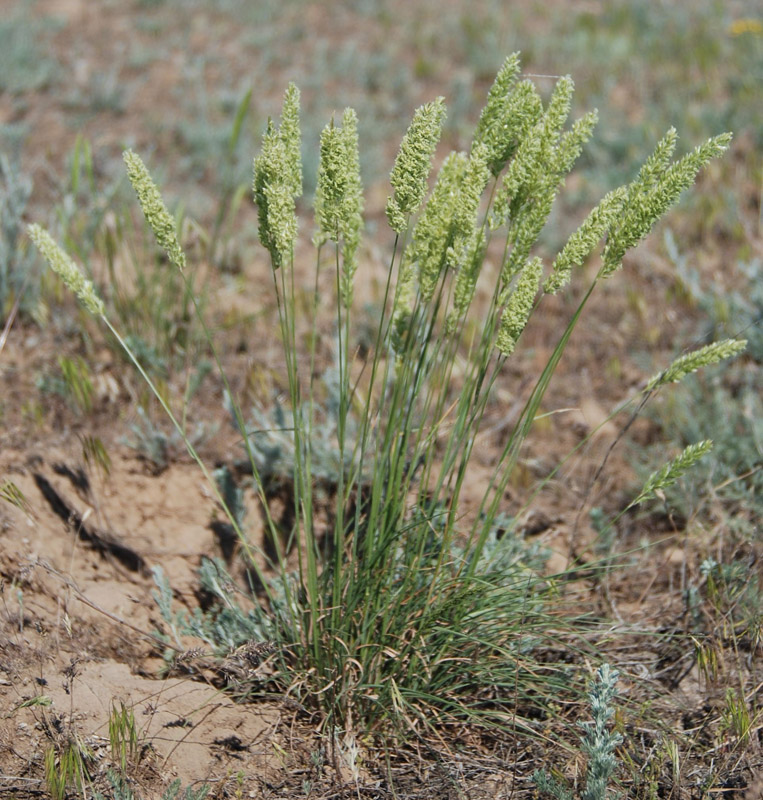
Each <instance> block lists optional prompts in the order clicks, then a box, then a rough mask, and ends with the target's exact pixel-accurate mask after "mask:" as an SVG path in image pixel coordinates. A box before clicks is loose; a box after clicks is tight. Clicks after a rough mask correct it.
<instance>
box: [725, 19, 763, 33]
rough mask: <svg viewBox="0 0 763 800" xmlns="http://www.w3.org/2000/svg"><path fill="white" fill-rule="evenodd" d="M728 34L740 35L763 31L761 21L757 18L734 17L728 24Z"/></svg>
mask: <svg viewBox="0 0 763 800" xmlns="http://www.w3.org/2000/svg"><path fill="white" fill-rule="evenodd" d="M728 33H729V35H730V36H742V35H743V34H745V33H758V34H760V33H763V22H761V21H760V20H759V19H735V20H734V21H733V22H732V23H731V25H729V28H728Z"/></svg>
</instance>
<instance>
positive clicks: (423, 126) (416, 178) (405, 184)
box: [387, 97, 445, 233]
mask: <svg viewBox="0 0 763 800" xmlns="http://www.w3.org/2000/svg"><path fill="white" fill-rule="evenodd" d="M444 121H445V101H444V99H443V98H442V97H438V98H437V99H436V100H433V101H432V102H431V103H426V104H425V105H423V106H421V107H420V108H417V109H416V113H415V114H414V115H413V120H412V121H411V124H410V127H409V128H408V131H407V132H406V134H405V136H404V137H403V141H402V143H401V145H400V152H399V153H398V155H397V159H396V160H395V166H394V167H393V168H392V173H391V175H390V183H391V184H392V188H393V189H394V194H393V195H392V197H390V198H389V199H388V200H387V219H388V220H389V224H390V227H391V228H392V230H393V231H395V233H402V232H403V231H404V230H405V229H406V228H407V227H408V219H409V217H410V216H411V215H412V214H415V213H416V212H417V211H418V209H419V207H420V206H421V203H422V202H423V201H424V197H425V195H426V193H427V178H428V176H429V170H430V169H431V167H432V156H433V155H434V151H435V148H436V147H437V142H439V141H440V135H441V134H442V125H443V122H444Z"/></svg>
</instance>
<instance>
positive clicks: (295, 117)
mask: <svg viewBox="0 0 763 800" xmlns="http://www.w3.org/2000/svg"><path fill="white" fill-rule="evenodd" d="M280 134H281V140H282V141H283V143H284V147H285V148H286V158H287V161H288V165H289V170H290V173H291V176H290V177H291V193H292V196H293V197H295V198H296V197H301V196H302V133H301V131H300V125H299V89H298V88H297V87H296V86H295V85H294V84H293V83H290V84H289V86H288V88H287V89H286V94H285V95H284V99H283V108H282V110H281V129H280Z"/></svg>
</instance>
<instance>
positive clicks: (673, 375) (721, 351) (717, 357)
mask: <svg viewBox="0 0 763 800" xmlns="http://www.w3.org/2000/svg"><path fill="white" fill-rule="evenodd" d="M746 347H747V340H746V339H724V340H723V341H722V342H713V344H708V345H706V346H705V347H700V348H699V350H695V351H694V352H693V353H687V354H686V355H683V356H679V357H678V358H677V359H676V360H675V361H674V362H673V363H672V364H671V365H670V366H669V367H668V368H667V369H665V370H663V371H662V372H660V373H658V374H657V375H655V376H654V377H652V378H651V380H650V381H649V382H648V383H647V385H646V391H647V392H649V391H651V390H652V389H657V388H658V387H660V386H664V385H665V384H666V383H678V381H680V380H682V379H683V378H685V377H686V376H687V375H689V374H690V373H692V372H696V371H697V370H698V369H701V368H702V367H707V366H709V365H711V364H717V363H718V362H719V361H723V360H724V359H725V358H732V357H733V356H737V355H739V353H741V352H743V351H744V349H745V348H746Z"/></svg>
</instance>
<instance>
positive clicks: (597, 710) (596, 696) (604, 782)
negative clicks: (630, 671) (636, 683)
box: [533, 664, 623, 800]
mask: <svg viewBox="0 0 763 800" xmlns="http://www.w3.org/2000/svg"><path fill="white" fill-rule="evenodd" d="M618 677H619V673H618V672H617V670H614V669H612V668H611V667H610V666H609V664H602V665H601V667H599V669H598V670H597V671H596V677H595V680H594V682H593V685H592V686H591V691H590V693H589V695H588V701H589V703H590V706H591V716H592V717H593V721H592V722H581V723H580V726H581V727H582V728H583V730H584V731H585V734H584V736H583V739H582V741H581V750H582V751H583V753H584V754H585V756H586V758H587V760H588V763H587V766H586V776H585V785H584V786H583V789H582V790H581V792H580V797H581V800H609V798H611V797H613V795H612V794H610V792H609V791H608V785H609V780H610V778H611V777H612V775H613V773H614V771H615V769H616V768H617V760H616V759H615V748H616V747H617V746H618V745H619V744H621V742H622V741H623V737H622V736H621V735H620V734H619V733H612V731H610V730H609V727H608V726H609V721H610V719H611V718H612V715H613V714H614V713H615V709H614V706H613V703H614V700H615V698H616V697H617V679H618ZM533 780H534V781H535V785H536V786H537V787H538V789H539V791H541V792H545V793H546V794H550V795H551V796H552V797H553V798H554V799H555V800H572V798H573V794H572V791H571V790H570V789H569V788H567V787H566V786H564V785H563V784H562V783H561V782H560V781H559V780H558V779H557V778H555V777H554V776H553V775H549V774H548V773H547V772H545V771H543V770H536V771H535V772H534V773H533ZM614 796H615V797H616V796H617V795H614Z"/></svg>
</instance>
